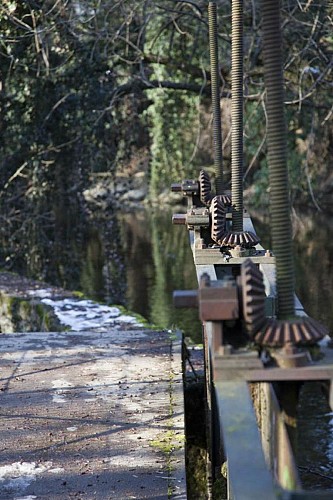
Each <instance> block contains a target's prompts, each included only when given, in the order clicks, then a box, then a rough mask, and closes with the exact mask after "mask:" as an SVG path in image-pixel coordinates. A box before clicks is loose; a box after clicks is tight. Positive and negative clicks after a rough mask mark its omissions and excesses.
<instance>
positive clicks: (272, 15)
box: [261, 0, 295, 319]
mask: <svg viewBox="0 0 333 500" xmlns="http://www.w3.org/2000/svg"><path fill="white" fill-rule="evenodd" d="M261 11H262V32H263V52H264V65H265V84H266V91H267V103H266V109H267V121H268V126H267V146H268V165H269V183H270V212H271V232H272V246H273V251H274V254H275V258H276V287H277V300H278V319H288V318H290V317H293V316H294V315H295V307H294V290H295V285H294V265H293V255H292V228H291V218H290V207H289V195H288V169H287V147H286V124H285V117H284V107H283V101H284V89H283V66H282V35H281V24H280V5H279V2H278V1H277V0H261Z"/></svg>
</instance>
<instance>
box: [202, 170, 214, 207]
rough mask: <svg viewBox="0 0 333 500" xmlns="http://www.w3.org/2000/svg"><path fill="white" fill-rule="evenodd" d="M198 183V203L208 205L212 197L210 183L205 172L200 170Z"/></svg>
mask: <svg viewBox="0 0 333 500" xmlns="http://www.w3.org/2000/svg"><path fill="white" fill-rule="evenodd" d="M198 182H199V192H200V201H201V202H202V203H203V204H204V205H209V204H210V202H211V201H212V198H213V197H214V195H213V194H212V183H211V181H210V177H209V175H208V174H207V172H206V171H205V170H200V174H199V180H198Z"/></svg>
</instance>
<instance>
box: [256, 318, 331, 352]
mask: <svg viewBox="0 0 333 500" xmlns="http://www.w3.org/2000/svg"><path fill="white" fill-rule="evenodd" d="M326 335H328V329H327V328H326V327H325V326H323V325H322V324H321V323H319V321H316V320H315V319H312V318H309V317H308V316H302V317H297V318H294V319H291V320H278V319H273V318H271V319H269V320H268V322H267V323H266V325H264V327H263V328H261V329H260V331H259V332H258V333H256V334H255V335H254V340H255V342H256V343H257V344H260V345H266V346H271V347H281V346H285V345H287V344H293V345H309V344H315V343H316V342H318V340H320V339H322V338H323V337H325V336H326Z"/></svg>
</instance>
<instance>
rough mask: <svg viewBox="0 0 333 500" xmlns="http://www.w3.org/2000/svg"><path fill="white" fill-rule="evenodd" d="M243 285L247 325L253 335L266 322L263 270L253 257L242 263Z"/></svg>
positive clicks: (249, 332)
mask: <svg viewBox="0 0 333 500" xmlns="http://www.w3.org/2000/svg"><path fill="white" fill-rule="evenodd" d="M241 286H242V299H243V316H244V320H245V326H246V330H247V332H248V334H249V335H250V336H251V337H253V335H254V334H255V333H256V332H258V331H259V329H260V328H262V326H263V325H264V324H265V322H266V316H265V298H266V295H265V285H264V280H263V275H262V272H261V271H260V270H259V268H258V267H257V266H256V265H255V264H254V263H253V262H252V260H251V259H246V260H245V261H244V262H243V264H242V267H241Z"/></svg>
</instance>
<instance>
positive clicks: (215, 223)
mask: <svg viewBox="0 0 333 500" xmlns="http://www.w3.org/2000/svg"><path fill="white" fill-rule="evenodd" d="M222 198H223V196H221V195H219V196H215V197H214V198H213V199H212V202H211V205H210V213H211V217H212V225H211V238H212V240H213V241H215V242H216V243H218V244H219V240H220V239H221V238H222V237H223V235H224V234H225V206H224V203H223V201H222Z"/></svg>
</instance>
